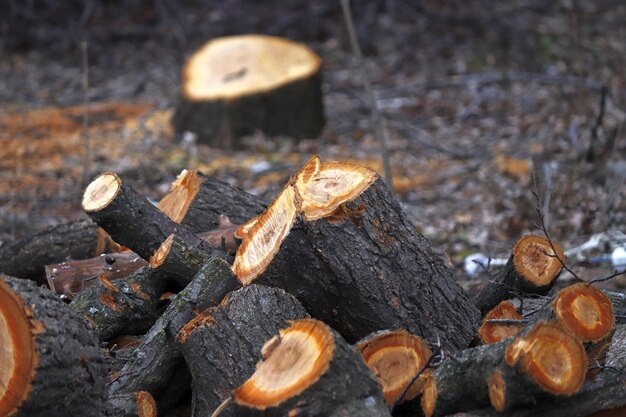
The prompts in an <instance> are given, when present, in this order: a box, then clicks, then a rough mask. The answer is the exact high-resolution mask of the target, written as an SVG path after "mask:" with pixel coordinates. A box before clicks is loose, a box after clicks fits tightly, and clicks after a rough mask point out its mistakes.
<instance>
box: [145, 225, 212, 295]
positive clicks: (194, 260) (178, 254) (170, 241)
mask: <svg viewBox="0 0 626 417" xmlns="http://www.w3.org/2000/svg"><path fill="white" fill-rule="evenodd" d="M209 259H211V256H210V255H209V254H208V253H206V252H205V251H203V250H201V249H198V248H197V247H195V246H194V245H193V244H191V243H189V242H187V241H185V240H183V239H181V238H180V237H179V236H177V235H171V236H169V237H168V238H167V239H166V240H165V242H163V244H162V245H161V247H160V248H159V249H157V251H156V252H155V253H154V255H153V256H152V257H151V258H150V265H151V266H152V267H153V268H155V269H156V270H157V271H162V272H163V273H166V274H167V275H169V277H170V278H172V279H173V280H174V281H176V282H177V283H178V284H179V285H182V286H185V285H187V284H189V283H190V282H191V280H192V279H193V277H195V276H196V274H197V273H198V271H200V269H201V268H202V267H203V266H204V265H206V263H207V262H209Z"/></svg>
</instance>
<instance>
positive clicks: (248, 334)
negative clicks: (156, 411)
mask: <svg viewBox="0 0 626 417" xmlns="http://www.w3.org/2000/svg"><path fill="white" fill-rule="evenodd" d="M304 317H308V314H307V312H306V311H305V310H304V308H303V307H302V305H301V304H300V303H299V302H298V301H297V300H296V299H295V298H294V297H293V296H291V295H289V294H287V293H286V292H284V291H282V290H280V289H278V288H269V287H263V286H259V285H250V286H248V287H245V288H242V289H240V290H238V291H235V292H233V293H231V294H230V295H228V296H227V297H226V298H225V299H224V301H223V302H222V304H220V306H219V307H215V308H210V309H208V310H206V311H205V312H203V313H202V314H200V315H198V316H197V317H196V318H195V319H194V320H192V321H190V322H189V324H187V326H185V327H184V328H183V330H182V331H181V333H180V335H179V338H180V340H181V341H182V346H183V354H184V356H185V361H186V362H187V365H188V367H189V369H190V370H191V374H192V376H193V385H192V391H193V412H192V414H193V415H194V416H210V415H211V413H212V412H213V411H215V409H217V408H218V407H219V405H220V404H221V403H222V402H223V401H224V400H225V399H226V398H228V397H229V396H230V392H231V390H232V389H234V388H236V387H237V386H239V385H241V384H242V383H243V382H245V380H246V379H248V378H249V377H250V376H251V375H252V374H253V373H254V369H255V366H256V364H257V362H258V361H259V360H261V358H262V355H261V348H262V347H263V345H264V344H265V342H266V341H267V340H269V339H271V338H272V336H274V335H275V334H277V333H278V330H279V329H282V328H285V327H288V326H289V325H288V323H287V320H296V319H300V318H304ZM227 415H229V414H228V412H227V411H225V412H224V413H222V414H221V416H222V417H226V416H227Z"/></svg>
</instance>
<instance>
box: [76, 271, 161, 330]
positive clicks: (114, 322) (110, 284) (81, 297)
mask: <svg viewBox="0 0 626 417" xmlns="http://www.w3.org/2000/svg"><path fill="white" fill-rule="evenodd" d="M166 282H167V281H166V277H165V276H164V275H163V274H162V273H161V272H159V271H157V270H155V269H153V268H150V267H145V268H142V269H140V270H139V271H137V272H135V273H134V274H132V275H130V276H128V277H126V278H121V279H118V280H116V281H109V280H108V279H106V278H105V277H99V278H98V282H97V283H96V284H95V285H93V286H91V287H89V288H87V289H86V290H85V291H83V292H81V293H80V294H78V295H77V296H76V298H74V300H73V301H72V303H71V304H70V307H71V308H72V310H74V311H75V312H76V313H77V314H78V315H80V316H82V317H84V318H85V319H87V320H88V321H90V322H91V323H92V324H93V326H94V329H95V332H96V334H97V335H98V339H99V340H100V341H101V342H104V341H109V340H111V339H112V338H113V337H115V336H119V335H124V334H126V335H140V334H143V333H145V332H146V331H148V330H149V329H150V327H152V325H153V324H154V322H155V321H156V320H157V318H158V310H157V307H158V305H159V298H160V296H161V294H162V292H163V289H164V288H165V284H166Z"/></svg>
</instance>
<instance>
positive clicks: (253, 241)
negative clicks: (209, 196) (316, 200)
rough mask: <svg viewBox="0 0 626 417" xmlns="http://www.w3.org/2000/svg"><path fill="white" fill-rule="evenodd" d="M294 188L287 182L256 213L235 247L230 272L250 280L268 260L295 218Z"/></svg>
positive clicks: (266, 264) (270, 259) (272, 256)
mask: <svg viewBox="0 0 626 417" xmlns="http://www.w3.org/2000/svg"><path fill="white" fill-rule="evenodd" d="M296 215H297V210H296V204H295V191H294V188H293V187H292V186H291V185H287V186H286V187H285V188H284V189H283V191H282V192H281V193H280V194H279V195H278V197H276V199H275V200H274V202H273V203H272V204H271V205H270V206H269V207H268V209H267V210H266V211H265V212H264V213H263V214H261V215H260V216H259V219H258V220H257V221H256V222H255V224H254V226H252V228H251V229H250V231H249V232H248V234H247V236H246V238H245V239H244V241H243V243H242V244H241V246H239V249H238V250H237V254H236V256H235V262H234V264H233V272H234V273H235V275H236V276H237V277H238V278H239V280H240V281H241V282H242V283H243V284H249V283H250V282H252V281H253V280H254V279H255V278H256V277H257V276H259V275H260V274H261V273H262V272H263V271H265V268H267V266H268V265H269V264H270V262H271V261H272V259H273V258H274V255H275V254H276V253H277V252H278V250H279V249H280V245H281V243H282V242H283V240H285V238H286V237H287V235H288V234H289V231H290V230H291V226H292V225H293V223H294V222H295V220H296Z"/></svg>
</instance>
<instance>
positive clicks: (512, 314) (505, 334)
mask: <svg viewBox="0 0 626 417" xmlns="http://www.w3.org/2000/svg"><path fill="white" fill-rule="evenodd" d="M491 320H513V322H511V323H492V322H491ZM515 320H519V321H520V323H514V321H515ZM522 320H523V316H522V315H521V313H520V312H519V311H517V309H516V308H515V306H514V305H513V303H512V302H511V301H508V300H507V301H502V302H501V303H500V304H498V305H497V306H495V307H494V308H493V309H492V310H490V311H489V313H487V314H486V315H485V317H483V322H482V324H481V325H480V327H479V329H478V339H479V342H480V343H482V344H486V345H489V344H491V343H496V342H499V341H501V340H504V339H508V338H509V337H513V336H515V335H516V334H518V333H519V332H520V330H522V328H523V327H524V325H523V324H522V323H521V322H522Z"/></svg>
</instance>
